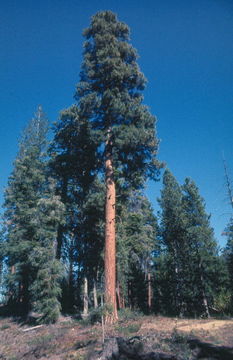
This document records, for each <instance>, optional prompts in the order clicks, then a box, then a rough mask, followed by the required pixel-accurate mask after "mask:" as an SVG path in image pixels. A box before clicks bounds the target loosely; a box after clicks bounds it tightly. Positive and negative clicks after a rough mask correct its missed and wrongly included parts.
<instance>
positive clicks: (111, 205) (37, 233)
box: [0, 11, 232, 323]
mask: <svg viewBox="0 0 233 360" xmlns="http://www.w3.org/2000/svg"><path fill="white" fill-rule="evenodd" d="M84 37H85V39H86V41H85V43H84V54H83V64H82V69H81V73H80V81H79V83H78V85H77V89H76V93H75V100H76V103H75V104H74V105H72V106H71V107H69V108H68V109H66V110H64V111H62V112H61V116H60V119H59V120H58V121H57V122H56V123H55V124H54V126H53V134H54V137H53V140H52V141H51V142H50V143H49V144H48V141H47V131H48V122H47V120H46V117H45V115H44V113H43V111H42V108H41V107H39V108H38V111H37V113H36V114H35V117H34V118H33V119H32V120H31V121H30V122H29V124H28V126H27V128H26V129H25V131H24V134H23V136H22V139H21V141H20V144H19V152H18V155H17V157H16V160H15V162H14V169H13V172H12V174H11V176H10V178H9V182H8V187H7V189H6V192H5V203H4V207H5V213H4V217H3V231H2V235H1V243H0V247H1V279H2V289H3V294H4V296H3V299H4V301H5V303H7V306H8V309H9V311H10V312H11V313H19V314H21V315H27V314H28V313H29V311H30V310H35V311H36V312H37V313H38V314H39V321H40V322H47V323H50V322H54V321H56V320H57V319H58V317H59V314H60V311H63V312H64V313H83V315H84V316H86V315H87V314H88V311H89V310H88V309H89V308H90V307H94V308H99V307H100V306H103V303H104V302H105V304H106V305H107V306H108V315H107V316H106V321H108V322H113V321H115V320H117V318H118V315H117V311H118V309H124V308H128V307H129V308H131V309H139V310H141V311H143V312H145V313H148V312H152V311H154V312H157V313H158V312H160V313H164V314H176V315H179V316H187V315H193V316H200V315H204V316H209V314H210V312H211V311H212V309H214V308H215V309H216V304H217V305H218V304H219V302H220V300H219V299H221V296H222V294H223V292H224V291H225V290H226V289H228V290H229V289H230V286H231V288H232V279H231V276H230V275H229V272H228V270H227V264H228V268H229V269H230V266H232V262H231V260H230V259H231V257H230V256H232V246H231V245H230V244H231V242H232V241H231V242H230V241H229V242H228V247H227V250H226V252H227V254H228V255H227V256H226V255H225V256H219V254H218V249H217V244H216V241H215V239H214V234H213V230H212V228H211V226H210V222H209V216H208V215H207V214H206V211H205V204H204V200H203V199H202V198H201V196H200V194H199V191H198V188H197V186H196V185H195V183H194V182H193V181H192V180H190V179H186V180H185V183H184V185H182V186H180V185H179V184H178V183H177V181H176V179H175V177H174V176H173V175H172V173H171V172H170V171H169V170H168V169H166V170H165V172H164V175H163V189H162V191H161V197H160V199H159V204H160V207H161V212H160V213H159V215H158V216H157V217H156V216H155V214H154V212H153V209H152V206H151V204H150V202H149V200H148V199H147V197H146V196H145V185H146V181H147V179H152V180H154V181H156V180H158V177H159V174H160V170H161V168H162V167H163V166H164V165H163V164H162V163H160V162H159V161H158V159H157V152H158V145H159V141H158V139H157V135H156V119H155V117H154V116H153V115H152V114H151V113H150V111H149V109H148V107H146V106H145V105H144V104H143V96H142V91H143V89H144V87H145V84H146V80H145V77H144V75H143V74H142V72H141V71H140V69H139V66H138V64H137V61H136V60H137V53H136V51H135V49H134V48H133V47H132V46H131V44H130V43H129V28H128V26H127V25H126V24H124V23H122V22H120V21H118V19H117V17H116V15H115V14H113V13H112V12H110V11H104V12H100V13H97V14H96V15H95V16H93V17H92V20H91V24H90V26H89V28H87V29H86V30H85V31H84ZM230 229H231V225H230ZM231 230H232V229H231ZM231 230H230V231H231ZM229 233H230V232H229ZM229 254H231V255H229ZM230 271H231V270H230ZM218 308H219V306H218ZM229 309H230V308H229ZM217 311H218V309H217Z"/></svg>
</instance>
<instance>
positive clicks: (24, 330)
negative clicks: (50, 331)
mask: <svg viewBox="0 0 233 360" xmlns="http://www.w3.org/2000/svg"><path fill="white" fill-rule="evenodd" d="M42 326H44V325H37V326H33V327H30V328H27V329H23V330H22V331H23V332H27V331H31V330H36V329H39V328H41V327H42Z"/></svg>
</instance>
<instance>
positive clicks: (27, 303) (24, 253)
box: [4, 107, 62, 315]
mask: <svg viewBox="0 0 233 360" xmlns="http://www.w3.org/2000/svg"><path fill="white" fill-rule="evenodd" d="M47 129H48V122H47V120H46V118H45V116H44V114H43V112H42V109H41V107H39V109H38V111H37V113H36V116H35V117H34V118H33V119H32V120H31V121H30V122H29V124H28V126H27V128H26V129H25V131H24V134H23V137H22V140H21V142H20V148H19V154H18V156H17V158H16V161H15V163H14V170H13V173H12V175H11V177H10V179H9V184H8V188H7V190H6V193H5V208H6V211H5V214H4V219H5V227H6V242H5V256H6V258H7V265H8V269H9V270H8V274H9V275H8V279H7V289H8V290H7V292H8V294H7V295H8V300H9V303H11V304H12V305H14V306H15V307H16V308H17V309H19V310H20V312H21V313H23V314H25V315H26V314H28V312H29V310H30V309H31V308H32V303H33V298H34V299H37V298H38V297H39V296H40V294H39V293H38V292H34V294H33V295H34V296H32V289H34V290H35V289H36V288H37V287H36V282H37V280H38V273H39V271H41V269H42V267H43V268H44V269H45V268H46V267H47V266H48V267H50V268H51V266H50V265H51V264H50V262H47V261H48V259H47V258H46V256H48V257H49V258H51V259H52V258H53V257H54V246H55V243H54V241H55V238H56V233H57V224H58V223H59V222H60V221H61V216H60V215H59V216H58V212H59V211H60V210H59V209H60V208H61V207H62V205H61V206H57V204H58V203H59V200H58V199H56V201H55V199H54V198H51V196H52V195H51V193H50V190H51V188H50V187H49V181H48V179H47V171H46V134H47ZM54 201H55V203H54ZM45 204H46V206H45ZM51 206H52V207H53V210H51V211H50V210H49V207H51ZM55 208H56V210H55ZM46 209H47V210H46ZM35 254H37V255H36V256H35ZM38 256H39V257H38ZM40 256H41V258H40ZM36 259H37V260H36ZM46 259H47V260H46ZM35 262H37V263H38V265H37V266H35ZM54 271H55V268H53V272H54ZM51 291H52V292H53V290H52V289H51ZM48 297H51V296H50V295H48Z"/></svg>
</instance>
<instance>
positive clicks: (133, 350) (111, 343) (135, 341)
mask: <svg viewBox="0 0 233 360" xmlns="http://www.w3.org/2000/svg"><path fill="white" fill-rule="evenodd" d="M94 358H95V357H93V360H94ZM90 359H92V358H90ZM98 359H100V360H118V359H125V360H126V359H129V360H177V358H176V357H175V356H173V355H170V354H165V353H160V352H149V353H145V352H143V342H142V340H141V339H140V337H138V336H137V337H135V338H131V339H129V340H125V339H123V338H110V339H107V340H106V341H105V343H104V347H103V351H102V352H101V355H100V357H98Z"/></svg>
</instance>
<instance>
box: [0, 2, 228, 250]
mask: <svg viewBox="0 0 233 360" xmlns="http://www.w3.org/2000/svg"><path fill="white" fill-rule="evenodd" d="M100 10H112V11H114V12H116V13H117V14H118V17H119V19H120V20H122V21H124V22H126V23H127V24H128V25H129V26H130V28H131V39H132V43H133V46H134V47H135V48H136V49H137V50H138V53H139V55H140V58H139V64H140V67H141V70H142V71H143V72H144V74H145V75H146V77H147V79H148V86H147V90H146V91H145V101H144V102H145V103H146V104H147V105H149V106H150V108H151V111H152V113H153V114H154V115H156V116H157V118H158V124H157V130H158V136H159V138H160V139H161V145H160V152H159V158H160V159H161V160H163V161H165V162H166V163H167V165H168V167H169V168H170V169H171V171H172V172H173V173H174V175H175V176H176V177H177V179H178V181H179V182H180V183H182V182H183V180H184V178H185V177H187V176H189V177H191V178H193V179H194V181H195V182H196V183H197V185H198V187H199V189H200V193H201V195H202V196H203V197H204V198H205V201H206V206H207V211H208V212H209V213H211V214H212V219H211V223H212V226H213V227H214V229H215V234H216V238H217V239H218V241H220V242H221V244H223V242H224V238H223V237H221V232H222V230H223V229H224V227H225V225H226V224H227V222H228V219H229V217H230V212H231V209H230V206H229V205H228V202H227V195H226V189H225V186H224V172H223V165H222V159H221V156H222V155H221V154H222V151H224V153H225V158H226V161H227V163H228V166H229V171H230V175H231V178H232V179H233V156H232V154H233V145H232V136H233V119H232V109H233V107H232V105H233V2H232V0H189V1H187V0H176V1H174V0H163V1H161V0H160V1H158V0H145V1H141V0H125V1H122V0H119V1H113V0H108V1H107V0H98V1H97V0H91V1H84V0H76V1H72V0H40V1H38V2H37V1H31V0H28V1H26V0H21V1H17V0H9V1H2V2H1V15H0V84H1V91H0V109H1V113H0V127H1V131H0V154H1V161H0V164H1V165H0V167H1V178H0V202H1V203H2V193H3V190H4V187H5V186H6V184H7V178H8V176H9V174H10V172H11V170H12V162H13V160H14V158H15V156H16V153H17V143H18V139H19V137H20V134H21V132H22V129H23V128H24V127H25V125H26V123H27V122H28V120H29V119H30V118H31V117H32V116H33V113H34V112H35V110H36V108H37V106H38V105H39V104H41V105H42V106H43V109H44V111H45V112H46V113H47V115H48V118H49V120H50V122H53V121H55V120H56V119H57V118H58V116H59V112H60V110H62V109H64V108H66V107H68V106H69V105H70V104H72V103H73V102H74V100H73V94H74V91H75V84H76V83H77V82H78V80H79V71H80V64H81V61H82V43H83V38H82V35H81V34H82V30H83V28H85V27H87V26H88V25H89V22H90V17H91V15H93V14H95V13H96V12H97V11H100ZM160 188H161V184H160V183H157V184H155V185H152V184H149V188H148V194H149V196H150V199H151V201H152V202H153V204H154V206H155V208H156V197H158V196H159V193H160Z"/></svg>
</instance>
